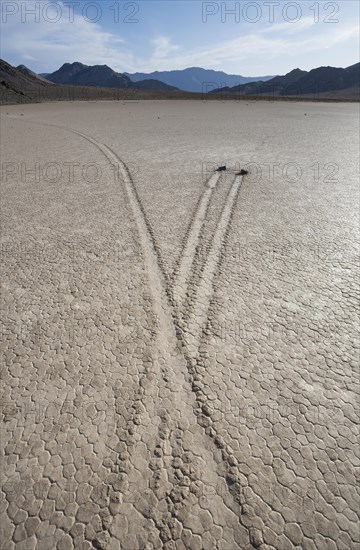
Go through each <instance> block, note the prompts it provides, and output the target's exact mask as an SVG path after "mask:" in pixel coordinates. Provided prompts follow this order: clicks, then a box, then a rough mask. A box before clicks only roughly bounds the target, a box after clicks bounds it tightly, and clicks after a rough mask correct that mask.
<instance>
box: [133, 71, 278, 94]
mask: <svg viewBox="0 0 360 550" xmlns="http://www.w3.org/2000/svg"><path fill="white" fill-rule="evenodd" d="M124 74H125V75H126V76H128V77H129V78H130V79H131V80H132V81H133V82H139V80H144V79H148V78H155V79H156V80H161V81H162V82H165V83H166V84H169V85H170V86H175V87H176V88H179V89H180V90H184V91H186V92H205V93H206V92H208V91H210V90H213V89H214V88H220V87H221V86H230V87H231V86H236V85H238V84H246V83H248V82H258V81H259V80H262V81H264V82H266V81H267V80H270V79H271V78H273V76H249V77H248V76H241V75H236V74H227V73H224V72H223V71H213V70H211V69H202V68H201V67H189V68H188V69H183V70H179V71H155V72H153V73H124Z"/></svg>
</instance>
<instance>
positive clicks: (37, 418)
mask: <svg viewBox="0 0 360 550" xmlns="http://www.w3.org/2000/svg"><path fill="white" fill-rule="evenodd" d="M356 109H357V107H356V106H353V105H330V106H329V105H321V104H307V105H306V112H307V113H308V116H307V117H306V121H305V120H304V118H303V111H304V106H302V105H286V104H282V105H276V104H275V105H272V104H269V105H265V104H264V103H263V104H262V105H257V104H256V103H255V104H250V105H246V104H241V105H238V104H226V105H223V104H219V105H214V104H212V105H208V104H200V103H195V102H161V103H160V102H142V103H137V104H135V103H134V104H113V103H112V104H105V103H99V104H96V103H95V104H88V105H86V104H84V103H82V104H81V103H80V104H69V105H64V104H62V105H56V106H55V105H51V104H46V105H34V106H26V107H20V106H17V107H5V108H3V109H2V111H1V126H2V131H3V135H4V134H5V135H7V138H6V139H3V140H2V144H1V146H2V163H3V165H2V199H3V201H2V219H3V227H2V237H3V239H2V248H1V253H2V262H3V277H2V294H1V310H2V318H3V329H2V348H3V359H2V380H3V383H2V409H1V412H2V420H3V423H2V432H1V442H2V458H1V473H2V481H1V491H2V492H1V518H0V519H1V525H0V527H1V540H2V544H3V548H4V549H14V550H20V549H21V550H22V549H23V550H32V549H36V550H37V549H38V550H40V549H49V550H52V549H59V550H71V549H73V548H76V549H88V550H90V549H92V548H97V549H103V550H105V549H108V550H112V549H114V550H115V549H116V550H122V549H124V550H137V549H139V550H140V549H144V550H151V549H153V550H155V549H157V548H164V549H167V550H170V549H176V550H177V549H181V550H184V549H191V550H202V549H204V550H215V549H218V550H225V549H226V550H233V549H241V550H250V549H253V548H260V549H261V550H269V549H272V550H274V549H275V550H283V549H284V550H285V549H292V548H297V549H311V550H312V549H316V550H324V549H332V548H334V549H343V550H345V549H346V550H347V549H356V548H358V547H359V542H360V541H359V529H358V515H357V513H358V510H359V495H358V488H357V477H358V471H359V470H358V468H359V452H358V447H357V443H358V441H357V435H358V431H357V425H358V398H359V385H358V370H357V366H358V359H359V356H358V348H359V342H358V336H357V325H358V320H359V319H358V310H357V306H358V302H357V300H358V294H359V287H358V260H357V249H356V238H355V237H356V229H357V201H358V190H357V167H356V159H358V152H357V139H358V138H357V131H358V128H357V123H356V113H355V110H356ZM21 113H23V116H21ZM158 117H159V118H158ZM240 123H241V125H242V126H243V128H239V125H240ZM294 125H295V126H296V128H297V133H296V140H294V141H293V142H292V139H294V136H293V133H291V132H293V130H292V129H293V127H294ZM309 125H310V128H309ZM244 128H245V129H244ZM331 133H334V135H336V136H338V138H337V139H335V140H334V141H332V140H331V139H329V138H328V136H329V135H330V134H331ZM310 146H311V147H310ZM69 163H74V164H73V165H72V166H73V167H74V177H70V176H69V170H68V168H69ZM237 163H241V167H243V166H244V165H248V167H247V169H249V174H248V175H246V176H244V177H242V176H236V172H237V171H238V169H239V166H238V164H237ZM250 163H253V165H252V166H250ZM269 163H270V165H271V166H273V168H274V175H273V176H274V177H272V174H271V173H270V172H268V170H269ZM289 163H290V164H289ZM291 163H292V164H291ZM294 163H296V166H295V169H297V170H298V169H299V167H300V169H301V177H295V176H296V174H295V176H294ZM220 164H226V165H227V167H228V170H227V171H226V172H225V173H217V172H215V168H216V166H219V165H220ZM54 165H56V167H55V168H54ZM94 165H96V174H97V177H93V174H94ZM259 166H261V170H262V173H261V174H259V168H258V167H259ZM59 167H60V174H59V173H58V172H56V169H59ZM336 167H337V168H336ZM88 169H89V171H87V170H88ZM4 170H5V172H4ZM31 170H32V171H31ZM54 170H55V172H54ZM54 174H55V175H54ZM284 174H285V177H284Z"/></svg>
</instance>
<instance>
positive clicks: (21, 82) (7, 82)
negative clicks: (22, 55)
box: [0, 59, 54, 103]
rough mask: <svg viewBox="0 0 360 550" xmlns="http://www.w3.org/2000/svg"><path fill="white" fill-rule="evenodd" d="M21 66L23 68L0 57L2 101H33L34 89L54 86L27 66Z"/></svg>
mask: <svg viewBox="0 0 360 550" xmlns="http://www.w3.org/2000/svg"><path fill="white" fill-rule="evenodd" d="M21 67H22V69H21V70H19V69H18V68H15V67H13V66H12V65H10V64H9V63H6V61H4V60H3V59H0V86H1V87H0V92H1V97H0V99H1V103H12V102H15V103H17V102H19V101H21V102H26V101H31V100H32V98H31V92H34V90H38V91H39V89H41V88H43V89H45V88H48V87H53V86H54V84H52V83H51V82H47V81H46V80H45V79H43V78H39V77H38V75H36V73H33V72H32V71H30V70H29V69H27V67H25V66H21ZM25 69H26V70H25ZM29 94H30V95H29Z"/></svg>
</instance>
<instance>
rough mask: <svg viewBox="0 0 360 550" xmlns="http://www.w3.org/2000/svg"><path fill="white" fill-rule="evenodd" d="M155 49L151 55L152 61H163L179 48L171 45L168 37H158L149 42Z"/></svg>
mask: <svg viewBox="0 0 360 550" xmlns="http://www.w3.org/2000/svg"><path fill="white" fill-rule="evenodd" d="M151 43H152V44H153V46H154V47H155V50H154V53H153V54H152V59H153V60H155V59H164V58H166V57H167V56H168V55H169V54H170V53H171V52H174V51H176V50H178V49H179V46H175V45H174V44H171V41H170V38H169V37H168V36H158V37H157V38H155V39H154V40H152V41H151Z"/></svg>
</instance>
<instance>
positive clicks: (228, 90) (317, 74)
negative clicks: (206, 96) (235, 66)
mask: <svg viewBox="0 0 360 550" xmlns="http://www.w3.org/2000/svg"><path fill="white" fill-rule="evenodd" d="M359 69H360V63H357V64H356V65H352V66H351V67H347V68H346V69H342V68H336V67H318V68H317V69H312V70H311V71H309V72H307V71H301V70H300V69H294V70H293V71H291V72H289V73H287V74H286V75H284V76H275V77H274V78H272V79H270V80H268V81H267V82H263V81H259V82H253V83H248V84H243V85H240V86H233V87H228V86H227V87H223V88H219V89H217V90H213V91H211V92H210V93H220V92H221V93H225V94H240V95H265V96H267V95H269V96H299V97H300V96H303V95H310V94H313V95H314V97H316V95H318V94H319V95H321V94H324V93H325V92H332V91H339V90H348V89H352V90H354V92H355V94H356V89H358V88H359V74H360V70H359Z"/></svg>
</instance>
